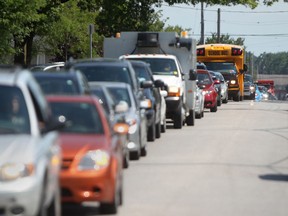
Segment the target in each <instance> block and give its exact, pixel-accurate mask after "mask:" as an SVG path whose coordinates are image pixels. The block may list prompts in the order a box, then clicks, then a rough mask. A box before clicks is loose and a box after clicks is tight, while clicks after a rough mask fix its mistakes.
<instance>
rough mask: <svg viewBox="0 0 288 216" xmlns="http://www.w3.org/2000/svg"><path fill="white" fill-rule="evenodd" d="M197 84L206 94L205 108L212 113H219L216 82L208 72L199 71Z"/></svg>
mask: <svg viewBox="0 0 288 216" xmlns="http://www.w3.org/2000/svg"><path fill="white" fill-rule="evenodd" d="M197 81H198V82H197V83H198V86H199V88H201V89H203V91H204V93H205V100H204V107H205V108H208V109H210V111H211V112H217V96H218V93H217V90H216V88H215V86H214V81H213V79H212V76H211V74H210V73H209V71H208V70H204V69H197Z"/></svg>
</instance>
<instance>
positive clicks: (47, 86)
mask: <svg viewBox="0 0 288 216" xmlns="http://www.w3.org/2000/svg"><path fill="white" fill-rule="evenodd" d="M36 79H37V81H38V83H39V84H40V86H41V88H42V90H43V92H44V93H45V94H46V95H61V94H65V95H78V94H79V92H80V90H79V89H78V88H77V84H76V82H75V81H74V80H73V79H70V78H56V77H55V78H52V77H49V78H47V77H36Z"/></svg>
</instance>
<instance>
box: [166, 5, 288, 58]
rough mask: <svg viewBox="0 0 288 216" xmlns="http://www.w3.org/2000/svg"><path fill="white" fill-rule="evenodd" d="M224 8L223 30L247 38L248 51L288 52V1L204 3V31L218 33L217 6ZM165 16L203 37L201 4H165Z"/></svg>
mask: <svg viewBox="0 0 288 216" xmlns="http://www.w3.org/2000/svg"><path fill="white" fill-rule="evenodd" d="M286 1H287V0H286ZM218 8H220V34H225V35H226V34H228V35H230V37H231V38H234V39H237V38H238V37H241V38H244V39H245V41H244V46H245V47H246V51H250V52H252V53H253V54H254V55H255V56H259V55H260V54H262V53H264V52H266V53H277V52H288V1H287V2H284V0H279V2H278V3H274V4H273V5H272V6H265V5H263V4H260V5H259V6H257V7H256V8H255V9H251V8H249V7H246V6H242V5H237V6H230V7H228V6H221V5H215V6H207V5H206V4H204V34H205V38H206V37H207V36H208V37H209V36H210V37H211V33H217V17H218V15H217V10H218ZM160 10H162V18H161V20H163V21H164V20H166V19H167V20H166V22H165V23H166V25H165V27H167V26H168V25H171V26H175V25H178V26H181V27H182V28H184V29H191V30H190V31H189V32H188V34H189V35H190V36H192V37H193V38H195V39H197V40H199V39H200V33H201V5H200V4H197V5H195V6H193V5H185V4H177V5H173V6H168V5H167V4H164V5H163V6H162V7H161V8H160Z"/></svg>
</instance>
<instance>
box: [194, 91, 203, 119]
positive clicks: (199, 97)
mask: <svg viewBox="0 0 288 216" xmlns="http://www.w3.org/2000/svg"><path fill="white" fill-rule="evenodd" d="M204 101H205V92H204V91H203V90H202V89H200V88H199V87H198V86H197V90H196V104H195V118H197V119H201V118H203V117H204V109H205V108H204Z"/></svg>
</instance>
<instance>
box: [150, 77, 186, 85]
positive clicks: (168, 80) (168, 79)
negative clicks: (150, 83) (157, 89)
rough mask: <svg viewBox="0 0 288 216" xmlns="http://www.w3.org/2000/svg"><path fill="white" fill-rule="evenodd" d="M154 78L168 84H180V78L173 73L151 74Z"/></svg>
mask: <svg viewBox="0 0 288 216" xmlns="http://www.w3.org/2000/svg"><path fill="white" fill-rule="evenodd" d="M153 77H154V79H155V80H158V79H160V80H162V81H163V82H164V83H165V84H166V85H168V86H181V82H182V80H181V79H180V78H179V77H176V76H173V75H153Z"/></svg>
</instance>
